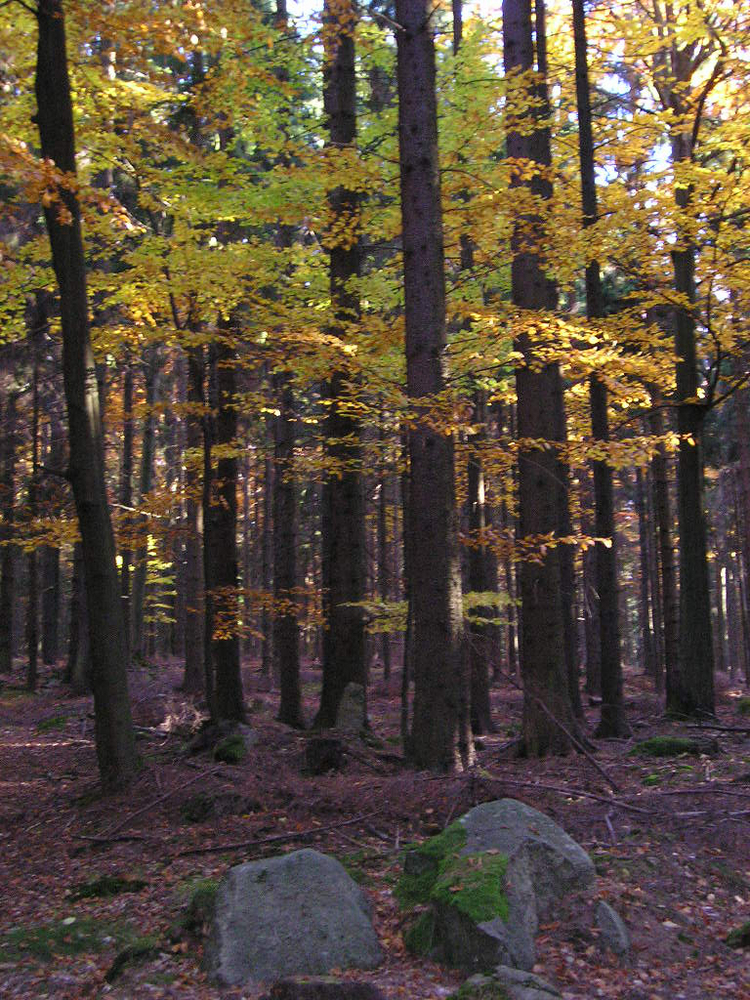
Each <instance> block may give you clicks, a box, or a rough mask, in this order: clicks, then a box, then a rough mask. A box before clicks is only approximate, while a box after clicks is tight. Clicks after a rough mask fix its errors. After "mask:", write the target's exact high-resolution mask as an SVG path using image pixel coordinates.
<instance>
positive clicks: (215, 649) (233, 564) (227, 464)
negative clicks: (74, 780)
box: [210, 324, 245, 722]
mask: <svg viewBox="0 0 750 1000" xmlns="http://www.w3.org/2000/svg"><path fill="white" fill-rule="evenodd" d="M219 332H220V334H222V335H223V336H221V339H220V340H218V342H217V343H216V346H215V349H214V350H213V351H212V353H213V355H214V358H215V360H214V366H215V373H212V376H213V377H214V378H215V380H216V396H217V411H216V446H217V449H220V451H219V458H218V461H217V463H216V478H215V481H214V489H213V490H212V496H211V506H210V517H211V531H210V535H211V550H212V563H213V566H212V570H211V578H212V590H213V595H212V596H213V612H214V616H215V619H214V631H213V636H212V643H211V649H212V655H213V664H214V676H215V686H216V687H215V690H216V711H217V714H218V718H219V719H229V720H235V721H237V722H243V721H244V719H245V703H244V698H243V692H242V671H241V668H240V637H239V621H238V613H239V608H238V606H237V586H238V583H239V578H238V577H239V573H238V566H237V458H236V456H235V455H234V454H232V453H230V452H229V449H231V448H232V447H233V446H234V445H235V444H236V441H235V439H236V437H237V401H236V398H235V397H236V394H237V357H236V351H235V349H234V347H233V345H232V342H231V338H232V337H233V332H232V331H231V330H230V329H225V328H223V324H222V329H221V330H220V331H219Z"/></svg>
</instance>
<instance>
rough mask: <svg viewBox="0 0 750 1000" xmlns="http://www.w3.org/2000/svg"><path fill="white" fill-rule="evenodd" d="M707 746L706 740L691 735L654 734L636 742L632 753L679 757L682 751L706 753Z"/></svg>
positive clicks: (643, 755)
mask: <svg viewBox="0 0 750 1000" xmlns="http://www.w3.org/2000/svg"><path fill="white" fill-rule="evenodd" d="M706 747H707V744H706V742H705V740H700V739H693V738H692V737H690V736H652V737H651V738H650V739H648V740H643V741H642V742H641V743H636V745H635V746H634V747H633V749H632V750H631V751H630V753H631V755H634V754H637V755H639V756H642V757H678V756H679V755H680V754H681V753H690V754H699V753H705V751H706Z"/></svg>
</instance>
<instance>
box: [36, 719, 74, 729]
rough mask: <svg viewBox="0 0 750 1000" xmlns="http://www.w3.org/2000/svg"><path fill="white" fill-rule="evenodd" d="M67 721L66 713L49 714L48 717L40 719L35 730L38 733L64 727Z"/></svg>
mask: <svg viewBox="0 0 750 1000" xmlns="http://www.w3.org/2000/svg"><path fill="white" fill-rule="evenodd" d="M67 721H68V717H67V715H50V716H49V717H48V718H46V719H42V721H41V722H40V723H39V724H38V725H37V727H36V731H37V732H38V733H50V732H52V730H54V729H65V723H66V722H67Z"/></svg>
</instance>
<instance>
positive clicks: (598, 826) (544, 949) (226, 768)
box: [0, 664, 750, 1000]
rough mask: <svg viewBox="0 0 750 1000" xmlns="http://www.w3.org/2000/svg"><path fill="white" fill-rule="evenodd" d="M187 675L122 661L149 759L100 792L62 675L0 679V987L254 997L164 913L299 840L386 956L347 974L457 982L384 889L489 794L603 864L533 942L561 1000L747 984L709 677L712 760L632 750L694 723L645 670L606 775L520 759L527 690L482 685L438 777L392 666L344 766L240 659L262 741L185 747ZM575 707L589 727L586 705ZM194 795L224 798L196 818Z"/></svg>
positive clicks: (730, 790) (394, 984)
mask: <svg viewBox="0 0 750 1000" xmlns="http://www.w3.org/2000/svg"><path fill="white" fill-rule="evenodd" d="M179 679H180V674H179V666H178V665H177V664H162V665H160V666H159V667H158V669H145V668H143V669H140V670H139V671H137V672H135V673H134V675H133V677H132V683H131V695H132V698H133V703H134V714H135V718H136V722H137V724H138V725H139V727H141V728H140V729H139V747H140V752H141V755H142V759H143V765H144V766H143V768H142V770H141V772H140V774H139V776H138V779H137V780H136V782H135V784H134V785H133V786H132V787H131V788H130V789H129V790H128V791H127V793H124V794H122V795H119V796H116V797H114V798H107V799H104V798H102V797H101V796H100V795H99V793H98V786H97V771H96V759H95V753H94V744H93V738H92V737H93V732H92V728H93V721H92V715H91V711H92V708H91V702H90V699H86V698H72V697H70V696H69V695H68V693H67V692H66V690H65V688H64V687H63V686H62V685H61V684H60V682H59V680H58V679H57V675H56V673H55V672H54V671H50V672H49V673H47V674H45V675H44V676H43V678H42V683H41V686H40V690H39V692H38V693H37V694H35V695H30V694H28V693H27V692H25V691H24V690H23V689H22V687H21V680H20V675H19V677H18V679H15V678H12V679H10V680H9V681H8V682H7V683H5V685H4V686H3V687H2V689H1V690H0V782H1V783H2V784H1V788H2V793H1V794H0V879H1V882H0V884H2V896H1V898H2V900H3V902H2V908H1V910H0V996H2V997H4V998H11V997H43V996H48V997H55V998H70V1000H72V998H83V997H98V996H109V997H112V998H139V1000H140V998H195V1000H209V998H219V997H226V998H230V997H231V998H234V997H245V998H248V1000H255V998H256V997H258V996H259V995H260V993H261V992H262V991H255V992H253V990H251V989H247V988H246V989H243V990H223V991H221V990H218V989H216V988H215V987H213V986H211V985H210V984H209V983H208V982H207V980H206V978H205V975H204V974H203V972H202V971H201V967H200V959H201V954H200V951H201V947H200V943H193V944H190V943H188V942H186V941H182V942H180V941H178V942H176V943H171V942H170V939H169V928H170V926H171V925H172V924H173V923H174V921H175V919H176V917H177V916H178V915H179V913H180V911H181V910H182V909H184V906H185V903H186V900H187V898H188V897H189V895H190V892H191V889H193V888H194V887H195V885H196V884H197V883H199V882H200V880H202V879H215V878H218V877H220V876H221V875H222V874H223V873H224V872H225V871H226V870H227V868H228V867H230V866H231V865H233V864H237V863H239V862H241V861H245V860H250V859H253V858H259V857H265V856H268V855H270V854H276V853H281V852H284V851H287V850H293V849H295V848H298V847H301V846H309V847H315V848H318V849H320V850H323V851H327V852H329V853H331V854H333V855H335V856H336V857H337V858H339V859H340V860H341V861H342V862H343V863H344V864H345V865H346V866H347V868H348V870H349V871H350V872H351V873H352V874H353V875H354V876H355V877H356V878H357V880H358V881H359V882H360V883H361V885H362V886H363V888H364V890H365V891H366V893H367V895H368V896H369V898H370V900H371V901H372V904H373V908H374V913H375V924H376V929H377V931H378V934H379V936H380V940H381V943H382V945H383V947H384V950H385V954H386V959H385V962H384V963H383V965H382V967H381V968H379V969H378V970H377V971H376V972H374V973H357V974H356V976H355V978H358V979H363V980H364V979H368V978H369V979H372V980H373V981H374V982H376V983H377V984H378V985H379V986H380V988H381V989H382V991H383V992H384V994H385V995H386V997H388V998H389V1000H396V998H409V1000H430V998H439V997H447V996H449V995H450V994H451V993H452V992H453V991H454V990H455V989H456V988H457V986H458V984H459V983H460V982H461V980H462V978H464V977H462V976H461V975H460V974H458V973H454V972H451V971H449V970H446V969H445V968H442V967H439V966H437V965H435V964H434V963H431V962H429V961H425V960H421V959H415V958H414V957H412V956H411V955H409V954H408V953H407V952H406V951H405V950H404V946H403V940H402V931H403V928H404V926H405V917H404V915H403V914H402V913H401V912H400V911H399V908H398V905H397V903H396V901H395V899H394V897H393V887H394V885H395V883H396V881H397V879H398V876H399V872H400V864H399V857H400V851H401V847H402V845H403V844H404V843H406V842H409V841H413V840H419V839H421V838H424V837H426V836H429V835H432V834H434V833H436V832H437V831H438V830H440V829H442V827H443V826H445V825H446V824H447V823H448V822H449V821H450V820H451V819H453V818H456V817H457V816H459V815H461V814H462V813H463V812H465V811H466V810H468V809H469V808H470V807H471V806H473V805H475V804H477V803H479V802H482V801H487V800H490V799H495V798H500V797H504V796H510V797H513V798H517V799H521V800H522V801H524V802H526V803H528V804H530V805H532V806H535V807H536V808H538V809H541V810H542V811H544V812H546V813H548V814H549V815H550V816H551V817H553V818H554V819H555V820H556V821H558V822H559V823H560V824H562V826H563V827H564V828H565V829H566V830H567V831H568V832H569V833H570V834H571V835H572V836H573V837H574V838H575V839H576V840H578V841H579V843H581V844H582V846H583V847H584V848H585V849H586V850H587V851H588V852H589V853H590V855H591V857H592V858H593V860H594V862H595V864H596V868H597V872H598V876H599V877H598V879H597V883H596V886H595V888H594V889H593V890H592V891H590V892H588V893H586V894H584V895H579V896H577V897H575V898H572V899H570V900H568V901H566V902H565V904H564V905H563V906H561V907H560V909H559V911H558V912H557V913H556V914H555V915H554V917H555V919H554V920H552V921H551V922H550V923H548V924H546V925H544V926H543V927H542V930H541V933H540V936H539V938H538V949H537V951H538V964H537V966H536V969H537V971H538V972H539V973H540V974H541V975H543V976H545V977H546V978H548V979H550V980H551V981H553V982H554V983H556V984H557V985H558V987H559V988H560V990H561V992H562V994H563V996H564V997H565V998H567V1000H574V998H575V1000H583V998H598V997H603V998H612V1000H614V998H617V1000H657V998H658V1000H668V998H669V1000H677V998H679V1000H714V998H715V1000H720V998H721V1000H740V998H745V1000H747V998H750V961H748V950H747V949H744V950H743V949H732V948H729V947H728V946H727V945H726V944H725V943H724V939H725V937H726V935H727V934H728V932H729V931H730V930H731V929H732V928H735V927H737V926H738V925H740V924H742V923H743V922H744V921H747V920H749V919H750V822H749V821H750V742H748V739H749V735H750V734H748V731H747V730H748V728H750V720H749V719H748V718H747V717H744V718H743V717H742V716H741V715H739V714H738V711H737V705H738V699H739V696H740V694H741V693H742V692H740V690H739V689H732V688H730V687H728V686H727V684H726V683H725V684H724V685H723V687H721V691H720V699H719V701H720V708H719V722H720V723H721V724H722V725H723V726H725V727H726V731H722V730H713V731H712V732H711V733H710V735H711V736H714V737H715V738H716V739H717V740H718V742H719V746H720V752H719V753H718V754H717V755H715V756H699V757H695V756H693V757H690V756H682V757H678V758H664V759H651V758H645V757H639V756H634V755H632V754H631V752H630V751H631V750H632V747H633V743H634V742H635V741H636V740H641V739H644V738H646V737H648V736H651V735H653V734H655V733H673V732H678V731H679V732H682V733H684V732H694V730H687V729H686V728H685V727H684V726H680V725H677V724H675V723H672V722H667V721H665V720H664V719H663V717H662V716H661V714H660V711H659V708H658V703H657V699H656V698H655V696H654V695H653V693H651V691H650V690H649V686H648V684H647V683H646V682H645V680H644V679H643V678H642V677H640V676H637V675H636V674H634V673H630V672H629V673H628V676H627V690H628V699H627V701H628V715H629V719H630V721H631V724H632V726H633V730H634V734H635V735H634V737H633V739H631V740H621V741H608V742H599V743H597V744H596V747H595V754H596V761H597V763H598V764H599V765H600V766H601V767H602V768H604V769H605V770H606V772H607V774H608V775H609V776H610V778H611V779H612V780H613V781H614V783H615V784H616V786H617V788H618V790H617V791H614V790H613V788H612V787H611V786H610V785H609V784H608V783H607V781H605V779H604V777H603V776H602V774H601V773H600V772H599V770H597V769H596V768H595V767H594V766H593V764H592V763H591V761H590V760H589V759H588V758H587V757H586V756H585V755H581V754H572V755H570V756H569V757H566V758H551V759H546V760H541V761H530V760H520V759H518V758H516V757H514V756H513V753H512V748H508V747H507V746H506V744H508V742H509V741H510V740H512V738H513V736H514V734H516V733H517V732H518V730H519V722H520V710H521V705H520V701H519V695H518V693H517V691H516V690H514V689H513V688H512V687H510V686H507V687H506V686H500V687H497V688H495V689H493V695H492V696H493V703H494V709H495V720H496V724H497V729H498V732H497V734H495V735H493V736H490V737H484V738H482V740H481V749H480V750H479V752H478V764H477V767H476V768H474V769H473V770H472V771H471V772H469V773H468V774H465V775H461V776H457V777H452V778H436V777H435V776H434V775H431V774H427V773H415V772H413V771H411V770H409V769H407V768H406V767H405V766H404V764H403V761H402V760H401V758H400V749H399V744H398V737H397V734H398V726H399V696H398V691H399V684H400V677H399V676H398V675H394V676H393V677H392V678H391V680H390V683H389V684H385V683H384V682H383V681H382V679H380V677H379V676H378V677H376V678H374V680H373V684H372V693H371V697H370V718H371V723H372V737H373V738H372V739H370V740H367V741H360V740H357V739H353V738H350V739H348V740H347V748H348V752H347V755H346V758H345V764H344V767H343V769H342V770H341V772H340V773H336V774H333V773H332V774H329V775H326V776H323V777H316V778H313V777H307V776H305V774H304V773H303V766H302V765H303V760H304V750H305V741H306V738H307V737H306V736H305V734H303V733H297V732H294V731H291V730H289V729H287V728H285V727H284V726H281V725H280V724H278V723H277V722H275V721H274V712H275V710H276V706H277V696H276V695H275V693H274V692H273V691H271V690H269V686H268V683H267V682H266V681H265V680H264V678H262V677H261V676H260V675H259V673H258V671H257V670H256V669H251V668H249V667H248V668H247V669H246V671H245V682H246V692H247V703H248V707H249V708H250V709H251V714H250V722H251V725H252V726H253V728H254V729H256V730H257V733H258V737H259V738H258V742H257V744H256V745H255V746H254V747H252V749H251V750H250V752H249V754H248V756H247V757H246V759H245V760H244V761H243V762H242V763H241V764H239V765H235V766H232V765H227V764H217V763H215V762H214V761H213V760H211V759H210V758H209V757H207V756H206V755H203V756H197V757H195V756H194V757H191V756H189V755H188V754H187V753H186V751H185V746H186V734H187V732H188V731H189V729H190V727H191V726H194V725H195V724H196V723H197V721H198V714H197V712H196V710H195V709H194V708H193V706H192V705H191V703H190V702H188V701H186V700H185V699H184V698H183V697H182V696H181V695H180V694H179V693H178V692H177V690H176V686H177V684H178V683H179ZM303 680H304V694H305V707H306V711H307V716H308V718H312V715H313V714H314V709H315V706H316V696H317V690H318V680H319V674H318V673H317V672H316V671H314V670H313V669H311V668H307V669H306V670H305V671H304V678H303ZM16 685H17V686H16ZM587 711H588V712H589V713H590V717H589V722H590V723H591V728H592V729H593V727H594V724H595V721H596V716H597V710H596V709H595V708H592V709H588V710H587ZM742 728H744V730H745V731H744V732H741V731H734V730H739V729H742ZM203 795H205V796H208V797H209V798H210V799H211V801H212V803H213V810H214V814H213V815H212V816H210V817H209V818H206V819H204V820H203V821H196V820H195V816H193V821H191V820H189V819H188V818H186V814H194V808H193V807H194V806H195V803H196V802H199V803H200V801H203V800H202V798H201V796H203ZM196 796H198V798H197V799H196ZM191 803H192V807H191ZM222 845H231V846H227V847H222ZM103 875H110V876H118V877H122V878H127V879H130V880H133V881H135V880H137V881H135V884H131V885H128V886H125V887H124V888H125V889H127V890H129V891H126V892H119V893H118V894H116V895H113V896H111V897H108V898H98V897H92V898H79V899H76V898H75V897H76V896H77V895H78V893H77V891H76V890H77V889H80V887H81V886H82V885H84V884H87V883H90V882H91V880H93V879H96V878H97V877H99V876H103ZM139 883H140V884H139ZM599 899H606V900H609V901H610V902H611V903H612V904H613V905H614V906H615V908H616V909H617V910H618V911H619V912H620V913H621V915H622V916H623V917H624V919H625V921H626V923H627V925H628V928H629V931H630V935H631V941H632V953H631V956H630V958H629V959H628V960H620V959H618V958H616V957H615V956H614V955H612V954H611V953H603V952H602V951H601V950H600V948H599V947H598V944H597V938H596V930H595V929H592V928H593V924H594V920H593V909H594V906H595V903H596V901H597V900H599ZM144 936H145V940H146V944H147V945H148V947H150V948H151V949H152V950H150V951H148V950H147V953H146V955H145V960H144V961H142V962H141V963H140V964H136V963H134V964H131V965H128V966H127V967H126V968H125V969H124V971H123V973H122V975H121V976H120V977H119V978H117V979H116V980H115V981H114V982H113V983H111V984H110V983H109V982H107V981H106V980H105V975H106V973H107V972H108V970H109V969H110V968H111V966H112V962H113V960H114V958H115V956H116V955H117V954H118V952H120V951H121V949H122V947H123V944H127V943H132V942H133V941H134V940H136V939H139V940H141V941H143V939H144Z"/></svg>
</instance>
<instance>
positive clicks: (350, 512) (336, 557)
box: [315, 0, 367, 726]
mask: <svg viewBox="0 0 750 1000" xmlns="http://www.w3.org/2000/svg"><path fill="white" fill-rule="evenodd" d="M355 24H356V15H355V12H354V8H353V6H351V5H350V4H349V2H348V0H343V2H337V3H335V4H334V3H332V2H330V0H325V3H324V13H323V36H324V50H325V56H324V69H323V79H324V107H325V112H326V116H327V119H328V132H329V141H330V146H331V147H332V148H334V149H337V150H339V149H352V148H354V147H355V145H356V140H357V118H356V73H355V54H354V28H355ZM328 201H329V204H330V208H331V216H332V225H331V230H330V232H329V234H328V236H327V240H326V242H327V243H328V247H329V255H330V289H331V308H332V312H333V321H332V324H331V329H330V331H329V332H330V333H331V334H332V335H334V336H335V337H338V338H340V340H341V342H342V344H344V343H346V342H350V341H351V340H352V337H353V335H355V334H356V333H357V332H358V324H359V318H360V304H359V291H358V290H357V288H356V287H355V286H356V281H357V278H358V277H359V270H360V246H359V212H360V206H359V201H360V196H359V194H358V192H356V191H352V190H349V189H347V188H346V187H344V186H340V187H337V188H335V189H334V190H333V191H331V192H329V195H328ZM354 390H355V386H354V385H353V384H352V378H351V376H350V375H349V374H348V373H347V372H346V371H344V370H339V371H334V372H333V374H332V375H331V378H330V380H329V382H328V386H327V395H328V400H327V409H328V416H327V419H326V443H325V451H326V455H327V459H328V462H329V463H330V464H331V466H332V468H331V470H330V471H329V472H328V474H327V476H326V479H325V482H324V484H323V505H324V508H325V509H324V512H323V519H322V544H323V548H324V552H323V565H324V567H325V574H324V580H323V612H324V618H325V625H324V628H325V633H324V638H323V689H322V692H321V699H320V708H319V710H318V714H317V716H316V719H315V723H316V725H318V726H332V725H333V724H334V723H335V721H336V713H337V711H338V706H339V702H340V700H341V696H342V694H343V692H344V688H345V687H346V685H347V684H348V683H352V682H353V683H356V684H361V685H362V686H363V687H364V688H365V690H366V686H367V660H366V655H365V623H364V616H363V613H362V608H361V607H356V606H355V605H356V604H358V603H359V602H361V601H363V600H364V598H365V594H366V557H365V553H366V541H365V498H364V484H363V478H362V448H361V436H362V428H361V424H360V421H359V419H358V418H357V417H355V416H354V415H353V411H352V409H351V407H350V406H349V405H348V404H349V402H350V400H351V397H352V393H353V392H354ZM366 717H367V716H366V713H365V717H364V719H363V723H364V722H365V721H366Z"/></svg>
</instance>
